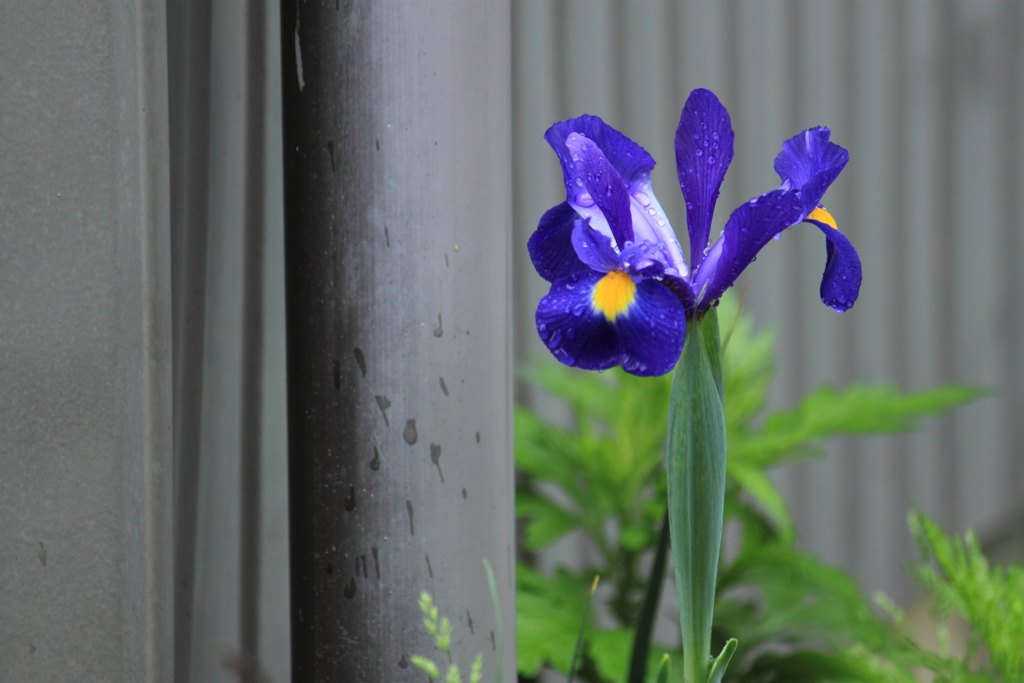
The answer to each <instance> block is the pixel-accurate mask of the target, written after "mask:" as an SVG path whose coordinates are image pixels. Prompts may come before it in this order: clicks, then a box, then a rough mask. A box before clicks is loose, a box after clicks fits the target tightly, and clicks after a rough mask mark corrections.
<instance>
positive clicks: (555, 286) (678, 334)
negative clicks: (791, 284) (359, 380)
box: [529, 90, 861, 375]
mask: <svg viewBox="0 0 1024 683" xmlns="http://www.w3.org/2000/svg"><path fill="white" fill-rule="evenodd" d="M544 137H545V139H546V140H547V141H548V143H549V144H550V145H551V147H552V148H553V149H554V150H555V153H556V154H557V155H558V158H559V161H560V162H561V164H562V175H563V178H564V181H565V188H566V200H565V201H564V202H562V203H561V204H559V205H558V206H555V207H553V208H552V209H550V210H549V211H547V213H545V214H544V216H543V217H542V218H541V220H540V224H539V225H538V226H537V231H536V232H534V234H533V235H532V236H531V237H530V242H529V249H530V256H531V258H532V259H533V263H534V266H535V267H536V268H537V272H538V273H540V275H541V276H542V277H543V278H545V279H546V280H548V281H549V282H551V291H550V292H549V293H548V295H547V296H545V297H544V298H543V299H541V301H540V304H539V305H538V307H537V315H536V320H537V331H538V333H539V334H540V337H541V339H542V340H544V342H545V343H546V344H547V346H548V348H549V349H551V352H552V353H553V354H554V356H555V357H556V358H557V359H558V360H560V361H561V362H563V363H565V364H567V365H575V366H578V367H581V368H585V369H588V370H604V369H607V368H610V367H614V366H616V365H621V366H622V367H623V369H624V370H626V372H629V373H632V374H634V375H661V374H664V373H666V372H668V371H669V370H671V369H672V368H673V367H674V366H675V364H676V361H677V360H678V359H679V355H680V353H681V352H682V348H683V342H684V341H685V338H686V320H687V318H692V317H694V316H697V317H700V316H702V315H703V314H704V313H705V312H706V311H707V310H708V308H709V307H711V306H713V305H715V304H716V302H717V300H718V298H719V297H720V296H721V295H722V294H723V293H724V292H725V290H727V289H728V288H729V287H731V286H732V285H733V284H734V283H735V282H736V278H738V277H739V275H740V273H742V272H743V269H744V268H746V267H747V265H749V264H750V263H751V262H752V261H753V260H754V257H755V256H757V253H758V252H759V251H760V250H761V249H762V247H764V246H765V245H766V244H767V243H768V242H769V241H770V240H771V239H772V238H777V237H778V236H779V235H780V234H781V233H782V232H783V231H784V230H786V229H787V228H789V227H792V226H793V225H796V224H797V223H800V222H807V223H811V224H813V225H815V226H817V227H818V228H819V229H820V230H821V231H822V232H823V233H824V234H825V237H826V264H825V273H824V275H823V276H822V281H821V299H822V301H823V302H824V303H825V304H826V305H828V306H831V307H832V308H834V309H836V310H838V311H845V310H847V309H849V308H850V307H851V306H853V304H854V302H855V301H856V300H857V294H858V292H859V291H860V283H861V266H860V259H859V257H858V256H857V252H856V250H855V249H854V248H853V245H852V244H850V241H849V240H848V239H847V238H846V236H845V235H843V234H842V233H841V232H840V231H839V230H838V229H837V228H836V223H835V220H834V219H833V218H832V216H831V215H830V214H829V213H828V211H826V210H825V209H824V208H823V207H822V206H821V199H822V197H823V196H824V194H825V191H826V190H827V189H828V187H829V185H831V184H832V182H833V181H834V180H835V179H836V177H837V176H838V175H839V173H840V171H842V169H843V167H844V166H845V165H846V162H847V161H848V159H849V154H848V153H847V151H846V150H845V149H843V148H842V147H840V146H839V145H837V144H835V143H833V142H829V129H828V128H824V127H819V128H810V129H808V130H805V131H803V132H802V133H800V134H799V135H796V136H794V137H792V138H790V139H789V140H787V141H785V142H784V143H783V144H782V151H781V152H780V153H779V155H778V156H777V157H776V158H775V171H776V172H777V173H778V174H779V177H780V178H781V179H782V185H781V186H780V187H779V188H778V189H776V190H772V191H771V192H768V193H765V194H763V195H761V196H760V197H755V198H753V199H751V200H750V201H749V202H746V203H744V204H742V205H740V207H739V208H737V209H736V210H735V211H733V213H732V215H731V216H730V217H729V220H728V221H726V224H725V230H724V231H723V233H722V236H721V237H720V238H719V239H718V240H717V241H716V242H715V243H714V245H712V246H711V247H710V248H708V237H709V234H710V231H711V219H712V214H713V213H714V209H715V202H716V201H717V200H718V194H719V190H720V188H721V185H722V180H723V178H724V177H725V172H726V169H728V167H729V164H730V163H731V162H732V156H733V139H734V137H735V136H734V134H733V131H732V125H731V123H730V120H729V112H727V111H726V109H725V107H723V106H722V104H721V103H720V102H719V101H718V98H717V97H715V95H714V94H713V93H712V92H711V91H709V90H694V91H693V92H692V93H690V97H689V98H688V99H687V100H686V104H685V105H684V107H683V112H682V114H681V116H680V117H679V127H678V128H677V130H676V138H675V150H676V171H677V173H678V176H679V186H680V188H681V189H682V191H683V198H684V199H685V200H686V223H687V228H688V232H689V237H690V259H691V261H690V266H688V265H687V263H686V259H685V258H684V256H683V251H682V248H681V247H680V246H679V241H678V239H677V238H676V235H675V232H674V231H673V229H672V226H671V225H670V224H669V222H668V218H667V216H666V215H665V212H664V211H663V210H662V208H661V205H660V204H659V203H658V200H657V198H656V197H655V196H654V192H653V191H652V189H651V170H652V169H653V168H654V164H655V162H654V159H652V158H651V156H650V155H649V154H648V153H647V152H646V151H645V150H644V149H643V148H642V147H640V146H639V145H637V144H636V143H635V142H633V141H632V140H630V139H629V138H627V137H626V136H625V135H623V134H622V133H620V132H618V131H617V130H615V129H614V128H612V127H611V126H608V125H607V124H605V123H604V121H602V120H601V119H600V118H598V117H596V116H581V117H579V118H575V119H569V120H567V121H562V122H559V123H556V124H555V125H553V126H551V128H549V129H548V131H547V133H545V134H544Z"/></svg>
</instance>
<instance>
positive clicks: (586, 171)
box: [565, 133, 633, 249]
mask: <svg viewBox="0 0 1024 683" xmlns="http://www.w3.org/2000/svg"><path fill="white" fill-rule="evenodd" d="M565 146H566V148H567V149H568V150H569V155H570V158H571V159H572V161H573V163H574V164H576V170H577V171H579V173H580V179H582V180H583V188H582V189H583V190H585V193H582V194H578V195H577V196H576V204H579V205H580V206H581V207H583V208H587V205H588V204H590V205H597V208H598V209H600V210H601V213H602V214H603V215H604V218H605V220H606V221H608V227H609V228H610V229H611V233H612V236H613V237H614V238H615V242H616V243H617V244H618V246H619V248H620V249H621V248H623V247H624V246H625V245H626V243H627V242H632V241H633V220H632V218H631V214H630V208H629V195H628V194H627V192H626V184H625V183H624V182H623V180H622V177H621V176H620V175H619V172H618V171H616V170H615V167H614V166H612V164H611V162H610V161H608V158H607V157H606V156H605V155H604V152H602V151H601V149H600V148H599V147H598V146H597V144H596V143H595V142H594V141H593V140H591V139H590V138H587V137H584V136H583V135H580V134H579V133H569V135H568V136H567V137H566V139H565ZM569 201H570V202H572V200H571V199H570V200H569Z"/></svg>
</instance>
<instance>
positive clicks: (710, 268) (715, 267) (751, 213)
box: [693, 190, 803, 309]
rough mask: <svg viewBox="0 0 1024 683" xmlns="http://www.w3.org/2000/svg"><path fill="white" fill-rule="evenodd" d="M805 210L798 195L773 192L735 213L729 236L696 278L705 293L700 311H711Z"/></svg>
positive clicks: (713, 250)
mask: <svg viewBox="0 0 1024 683" xmlns="http://www.w3.org/2000/svg"><path fill="white" fill-rule="evenodd" d="M802 207H803V203H802V201H801V199H800V197H798V196H797V193H796V192H789V191H786V190H773V191H771V192H769V193H767V194H764V195H761V196H760V197H755V198H754V199H751V200H750V201H749V202H747V203H746V204H742V205H740V207H739V208H738V209H736V210H735V211H733V212H732V215H731V216H729V220H728V221H727V222H726V224H725V234H724V235H723V236H722V237H721V238H720V239H719V240H718V241H717V242H715V244H714V246H712V247H711V250H710V251H709V252H708V255H707V258H706V259H705V260H704V262H703V263H702V264H701V265H700V269H699V270H698V271H697V272H696V273H695V275H694V282H693V288H694V290H695V291H697V292H698V293H699V292H700V291H701V290H702V289H703V290H704V294H703V296H702V297H701V300H700V302H699V305H700V308H701V309H707V307H708V305H709V304H710V302H711V301H713V300H715V299H717V298H719V297H720V296H722V293H723V292H725V290H727V289H728V288H729V287H732V285H733V283H735V282H736V278H738V277H739V276H740V273H742V272H743V269H744V268H746V267H747V266H748V265H750V262H751V261H753V260H754V257H755V256H757V252H759V251H761V249H762V247H764V245H766V244H768V242H769V241H770V240H771V239H772V237H774V236H775V235H777V234H779V233H780V232H782V231H783V230H785V229H786V228H788V227H789V226H791V225H793V224H794V223H796V222H798V221H799V220H800V217H801V215H802Z"/></svg>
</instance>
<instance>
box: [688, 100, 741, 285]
mask: <svg viewBox="0 0 1024 683" xmlns="http://www.w3.org/2000/svg"><path fill="white" fill-rule="evenodd" d="M735 137H736V136H735V134H734V133H733V132H732V123H731V122H730V120H729V112H728V111H726V109H725V107H723V106H722V103H721V102H719V101H718V98H717V97H715V94H714V93H713V92H711V91H710V90H703V89H698V90H694V91H693V92H692V93H690V96H689V97H688V98H687V100H686V104H685V105H683V112H682V114H680V116H679V127H678V128H676V142H675V148H676V174H677V175H678V176H679V187H680V189H682V191H683V199H685V200H686V227H687V229H688V230H689V233H690V262H691V263H692V264H693V267H694V268H697V267H698V266H700V263H701V261H703V260H704V249H705V248H706V247H707V246H708V235H709V234H710V233H711V216H712V214H714V212H715V203H716V202H717V201H718V194H719V191H720V189H721V187H722V180H723V179H724V178H725V172H726V171H727V170H728V169H729V164H731V163H732V153H733V140H734V139H735Z"/></svg>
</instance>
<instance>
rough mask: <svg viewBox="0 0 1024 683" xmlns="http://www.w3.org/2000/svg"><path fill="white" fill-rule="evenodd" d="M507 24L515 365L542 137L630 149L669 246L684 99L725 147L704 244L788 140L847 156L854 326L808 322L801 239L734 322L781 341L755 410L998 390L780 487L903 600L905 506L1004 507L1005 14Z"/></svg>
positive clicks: (771, 265)
mask: <svg viewBox="0 0 1024 683" xmlns="http://www.w3.org/2000/svg"><path fill="white" fill-rule="evenodd" d="M513 12H514V14H513V59H514V62H513V109H514V155H515V156H514V163H515V168H514V194H515V205H514V224H515V230H516V235H515V239H516V244H515V248H516V252H515V253H516V254H517V256H519V257H521V258H520V259H519V261H518V263H517V265H516V278H517V279H516V290H515V291H516V293H517V296H518V297H519V298H518V300H517V302H516V316H517V318H516V335H517V336H516V342H517V344H518V356H519V357H520V358H525V357H528V356H529V355H531V354H543V353H546V351H545V350H544V347H543V346H542V345H541V344H540V343H539V341H538V340H537V339H536V335H535V333H534V331H533V322H532V320H533V310H534V308H535V306H536V303H537V301H538V300H539V299H540V297H541V296H542V295H543V294H544V293H545V292H546V284H545V283H544V282H543V281H542V280H540V278H538V277H537V276H536V275H535V274H534V273H533V271H532V267H531V265H530V263H529V259H528V258H527V257H526V248H525V245H526V240H527V239H528V237H529V235H530V233H531V232H532V231H533V229H534V228H535V227H536V222H537V219H538V218H539V217H540V215H541V214H542V213H543V211H544V210H546V209H547V208H549V207H550V206H553V205H554V204H556V203H558V202H559V201H561V200H562V199H563V194H562V188H561V184H560V175H559V170H558V166H557V162H556V159H555V156H554V154H552V153H551V151H550V150H549V149H548V147H547V145H546V144H545V143H544V141H543V139H542V137H541V136H542V134H543V132H544V130H545V129H546V128H547V126H548V125H550V124H551V123H552V122H553V121H556V120H559V119H564V118H567V117H570V116H576V115H579V114H583V113H591V114H598V115H600V116H602V117H603V118H605V120H606V121H608V122H609V123H610V124H612V125H613V126H615V127H617V128H619V129H620V130H622V131H624V132H625V133H626V134H628V135H629V136H630V137H632V138H633V139H634V140H636V141H638V142H639V143H641V144H642V145H644V146H645V147H646V148H647V149H648V151H650V152H651V153H652V154H653V155H654V157H655V158H656V159H658V160H659V161H660V162H661V163H660V165H659V167H658V168H657V169H655V171H654V184H655V188H656V190H658V191H659V195H658V196H659V199H660V201H661V202H662V204H663V205H664V206H665V209H666V211H668V213H669V215H670V216H674V217H677V218H676V224H675V227H676V230H677V231H680V232H681V233H685V224H684V222H683V216H684V212H683V207H682V198H681V195H680V193H679V192H678V190H677V187H678V185H677V181H676V179H675V165H674V156H673V151H672V139H673V135H674V131H675V125H676V122H677V120H678V115H679V110H680V109H681V107H682V103H683V101H684V100H685V98H686V95H687V93H688V92H689V91H690V90H691V89H693V88H696V87H708V88H711V89H712V90H714V91H715V92H716V93H717V94H718V95H719V96H720V97H721V99H722V100H723V102H724V103H725V104H726V106H727V107H728V108H729V110H730V112H731V113H732V121H733V127H734V129H735V130H736V156H735V160H734V162H733V165H732V168H731V169H730V172H729V175H728V177H727V178H726V181H725V185H724V187H723V192H722V198H721V200H720V201H719V215H718V217H717V221H716V225H717V228H715V229H716V230H720V229H721V226H722V224H723V223H724V220H725V218H726V216H727V215H728V213H729V211H730V210H731V208H732V207H734V206H736V205H737V204H738V203H739V202H741V201H743V200H745V199H747V198H749V197H751V196H755V195H758V194H760V193H761V192H764V191H766V190H768V189H771V188H773V187H775V186H777V184H778V179H777V177H776V176H775V174H774V172H773V170H772V160H773V159H774V156H775V154H776V153H777V151H778V148H779V145H780V143H781V142H782V140H784V139H785V138H787V137H789V136H791V135H793V134H795V133H796V132H798V131H800V130H802V129H804V128H806V127H809V126H812V125H828V126H830V127H831V128H832V130H833V139H834V140H836V141H838V142H839V143H841V144H843V145H844V146H846V147H847V148H849V149H850V153H851V162H850V164H849V166H848V167H847V169H846V171H845V172H844V174H843V176H842V177H841V178H840V180H839V181H838V182H837V183H836V185H835V186H833V188H832V190H831V191H830V192H829V196H828V206H829V209H830V210H831V211H832V212H833V214H834V215H835V216H836V218H837V220H838V221H839V223H840V228H841V229H843V230H844V231H845V232H846V233H847V234H848V235H849V236H850V238H851V239H852V240H853V242H854V244H855V245H856V246H857V248H858V250H859V252H860V255H861V258H862V261H863V264H864V273H865V281H864V286H863V289H862V292H861V298H860V301H859V302H858V304H857V306H856V307H855V308H854V309H852V310H851V311H850V312H848V313H846V314H838V313H835V312H833V311H831V310H830V309H828V308H826V307H825V306H823V305H822V304H821V303H820V301H819V298H818V283H819V278H820V275H821V268H822V267H823V265H824V248H823V240H822V239H821V236H820V234H819V233H817V231H814V230H812V229H807V230H795V231H792V232H790V233H788V234H787V235H786V236H785V238H784V239H782V240H780V241H778V242H776V243H773V244H770V245H769V246H768V247H767V248H766V249H765V251H764V252H763V253H762V256H761V257H760V258H759V259H758V261H757V263H756V264H755V265H754V266H753V267H752V268H751V269H750V271H749V279H750V283H751V286H750V289H749V295H748V297H747V303H746V310H747V311H749V312H750V313H751V314H752V315H753V316H754V317H755V319H756V320H757V321H758V322H759V324H761V325H763V326H770V327H773V328H775V329H776V330H777V331H778V335H777V357H778V365H779V375H778V379H777V381H776V383H775V386H774V388H773V395H772V402H773V405H775V406H786V405H790V404H792V403H793V402H794V401H795V400H796V399H797V398H798V397H799V396H800V395H801V394H803V393H804V392H806V391H808V390H810V389H813V388H814V387H817V386H819V385H820V384H822V383H830V384H834V385H838V386H843V385H846V384H847V383H849V382H852V381H861V382H881V381H896V382H898V383H899V384H900V385H901V386H903V387H905V388H908V389H909V388H924V387H929V386H933V385H936V384H938V383H941V382H950V381H958V382H970V383H975V384H981V385H984V386H987V387H991V388H992V389H993V391H994V392H995V393H994V396H993V397H992V398H988V399H984V400H980V401H978V402H976V403H974V404H972V405H970V406H968V407H966V408H963V409H961V410H959V411H958V412H957V413H956V415H955V416H954V417H952V418H949V419H946V420H942V421H938V422H936V423H934V424H931V425H929V426H928V428H926V429H924V430H923V431H921V432H919V433H916V434H913V435H909V436H901V437H895V438H888V439H868V440H858V441H853V440H850V441H844V442H840V443H837V444H834V445H833V446H832V447H831V448H830V450H829V456H828V457H827V458H826V459H825V460H823V461H821V462H815V463H812V464H807V465H801V466H797V467H791V468H787V469H784V470H781V471H779V472H778V476H777V481H778V482H779V483H780V485H781V487H782V489H783V491H784V492H785V494H786V496H787V498H788V499H789V501H790V502H791V504H792V506H793V509H794V513H795V515H796V518H797V523H798V526H799V529H800V532H801V539H802V541H801V542H802V544H803V545H804V546H805V547H806V548H808V549H811V550H813V551H815V552H817V553H819V554H820V555H821V556H822V557H824V558H825V559H826V560H828V561H831V562H835V563H839V564H841V565H843V566H845V567H847V568H848V569H851V570H852V571H854V572H855V574H856V575H857V576H858V577H859V578H860V579H861V580H862V581H863V582H864V584H865V588H866V590H867V591H868V592H869V593H870V592H873V591H874V590H876V589H883V590H886V591H888V592H890V593H892V594H895V595H896V596H897V597H906V596H907V595H908V591H909V585H908V584H907V582H906V579H905V578H903V571H902V562H903V560H904V558H906V557H908V556H910V555H911V554H912V552H911V547H910V545H909V538H908V535H907V533H906V530H905V526H906V525H905V515H906V512H907V510H908V509H909V508H910V506H911V505H912V504H914V503H917V504H919V505H920V506H921V507H922V508H923V509H924V511H925V512H927V513H929V514H933V515H936V516H937V517H938V518H939V519H940V520H941V521H943V522H944V523H945V524H947V525H949V526H951V527H953V528H958V529H962V528H965V527H968V526H970V527H974V528H976V529H979V530H981V531H984V530H985V529H986V527H991V526H993V525H995V524H997V523H999V522H1001V521H1003V520H1005V519H1007V518H1010V517H1011V516H1012V515H1013V514H1014V512H1015V511H1019V510H1020V506H1019V500H1020V495H1021V492H1022V482H1021V480H1022V475H1024V467H1022V464H1021V453H1020V450H1021V444H1022V439H1024V426H1022V424H1021V419H1020V416H1021V408H1022V406H1024V393H1022V389H1021V380H1022V378H1024V366H1022V360H1021V356H1022V353H1021V352H1022V350H1024V349H1022V341H1021V340H1022V339H1024V336H1022V334H1024V308H1022V305H1021V303H1020V301H1019V296H1018V293H1019V292H1022V291H1024V282H1022V278H1024V276H1022V274H1021V272H1020V271H1021V269H1019V268H1018V267H1017V260H1018V256H1017V255H1018V254H1020V253H1021V247H1022V246H1024V237H1022V234H1021V231H1022V228H1021V225H1020V218H1019V216H1020V215H1021V214H1022V208H1024V206H1022V204H1024V181H1022V179H1021V173H1020V172H1021V165H1022V164H1021V159H1022V155H1024V135H1022V134H1021V133H1020V132H1019V131H1021V129H1022V125H1024V106H1022V102H1021V100H1022V96H1024V83H1022V80H1021V79H1022V75H1024V64H1022V50H1021V48H1020V47H1019V42H1020V38H1021V36H1024V9H1022V7H1021V4H1020V3H1018V2H1014V1H1013V0H1002V1H999V0H971V1H964V2H956V3H954V2H944V3H939V2H929V3H923V2H921V3H907V2H891V1H886V2H883V1H869V0H857V1H853V0H845V1H836V2H817V1H815V2H810V1H805V2H801V1H799V0H776V1H761V2H756V3H755V2H748V3H742V2H738V1H737V0H727V1H723V2H695V1H683V2H677V1H671V0H660V1H654V0H648V1H645V2H626V1H623V0H618V1H610V0H572V1H564V2H552V1H547V2H537V1H534V0H519V1H518V2H516V3H515V4H514V5H513ZM744 285H745V283H744V282H741V284H740V287H741V288H742V287H743V286H744Z"/></svg>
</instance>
